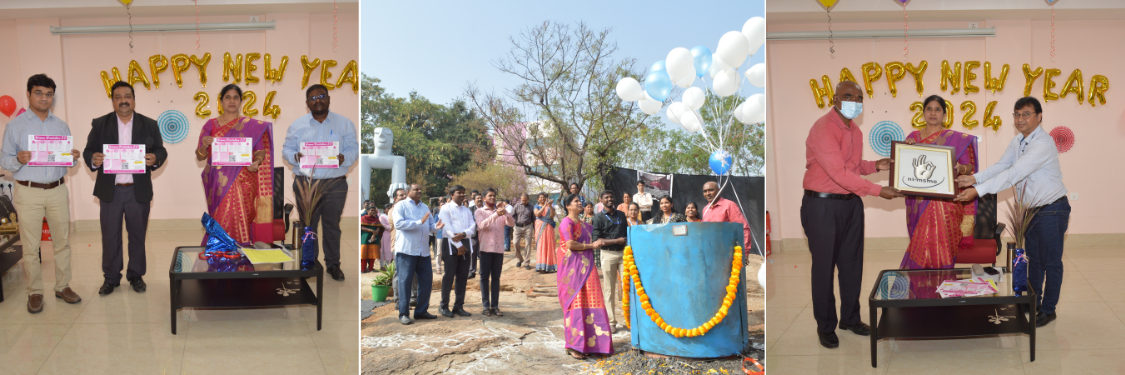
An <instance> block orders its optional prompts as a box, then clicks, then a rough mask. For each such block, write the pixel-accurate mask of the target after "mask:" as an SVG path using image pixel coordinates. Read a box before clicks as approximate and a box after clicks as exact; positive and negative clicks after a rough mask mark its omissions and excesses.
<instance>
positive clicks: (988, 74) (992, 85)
mask: <svg viewBox="0 0 1125 375" xmlns="http://www.w3.org/2000/svg"><path fill="white" fill-rule="evenodd" d="M1008 68H1009V66H1008V64H1004V66H1003V67H1001V68H1000V77H998V78H992V63H990V62H988V61H985V62H984V89H985V90H992V93H993V94H995V93H996V92H997V91H1004V83H1006V82H1008Z"/></svg>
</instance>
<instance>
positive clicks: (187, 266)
mask: <svg viewBox="0 0 1125 375" xmlns="http://www.w3.org/2000/svg"><path fill="white" fill-rule="evenodd" d="M205 249H206V248H204V247H202V246H186V247H180V248H177V249H176V253H175V254H174V255H173V258H172V261H173V262H174V263H173V266H172V272H174V273H201V272H262V271H267V272H268V271H294V270H300V269H301V264H300V263H301V262H300V259H301V250H300V249H293V250H288V251H289V254H290V257H291V258H293V259H294V260H293V261H289V262H281V263H258V264H252V263H250V260H249V259H246V257H245V256H240V257H237V258H230V257H223V256H221V255H212V256H207V255H204V256H202V257H201V256H200V254H201V253H203V252H204V250H205Z"/></svg>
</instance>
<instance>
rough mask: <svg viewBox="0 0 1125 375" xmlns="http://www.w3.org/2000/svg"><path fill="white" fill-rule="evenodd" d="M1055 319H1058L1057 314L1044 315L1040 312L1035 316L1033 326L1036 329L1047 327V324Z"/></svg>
mask: <svg viewBox="0 0 1125 375" xmlns="http://www.w3.org/2000/svg"><path fill="white" fill-rule="evenodd" d="M1057 317H1058V315H1057V314H1044V313H1042V312H1040V313H1038V314H1036V315H1035V326H1036V327H1042V326H1045V325H1047V323H1050V322H1052V321H1054V320H1055V318H1057Z"/></svg>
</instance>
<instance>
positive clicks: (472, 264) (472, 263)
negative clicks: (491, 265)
mask: <svg viewBox="0 0 1125 375" xmlns="http://www.w3.org/2000/svg"><path fill="white" fill-rule="evenodd" d="M472 253H473V254H472V259H470V260H469V272H470V273H475V272H477V264H478V263H480V241H478V240H477V238H476V237H475V236H474V237H473V251H472Z"/></svg>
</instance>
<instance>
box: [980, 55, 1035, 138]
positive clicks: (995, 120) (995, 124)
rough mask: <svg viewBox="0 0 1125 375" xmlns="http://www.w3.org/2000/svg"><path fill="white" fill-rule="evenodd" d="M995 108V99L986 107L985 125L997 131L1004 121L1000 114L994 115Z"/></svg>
mask: <svg viewBox="0 0 1125 375" xmlns="http://www.w3.org/2000/svg"><path fill="white" fill-rule="evenodd" d="M1025 66H1026V65H1025ZM994 109H996V101H995V100H993V101H991V102H989V103H988V105H987V106H985V107H984V127H986V128H992V131H997V130H1000V125H1003V124H1004V121H1001V120H1000V116H993V115H992V110H994Z"/></svg>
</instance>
